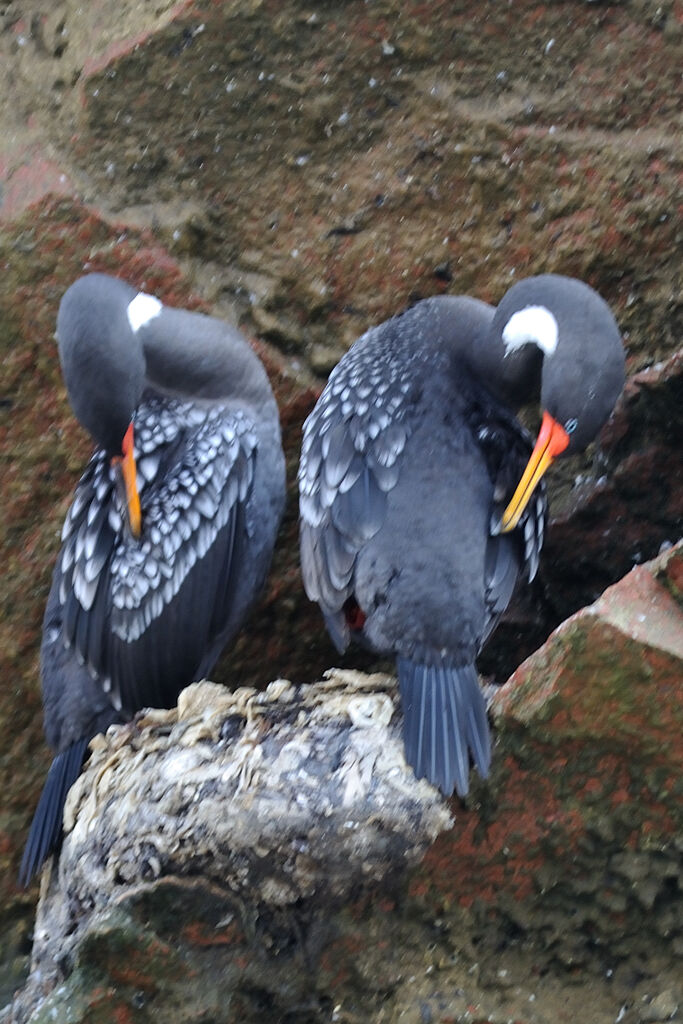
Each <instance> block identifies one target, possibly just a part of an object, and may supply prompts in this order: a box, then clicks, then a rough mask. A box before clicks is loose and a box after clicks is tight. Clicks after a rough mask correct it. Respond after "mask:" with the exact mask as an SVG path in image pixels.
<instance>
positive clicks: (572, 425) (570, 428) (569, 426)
mask: <svg viewBox="0 0 683 1024" xmlns="http://www.w3.org/2000/svg"><path fill="white" fill-rule="evenodd" d="M578 425H579V421H578V420H577V419H575V418H574V417H573V416H572V418H571V419H569V420H567V422H566V423H565V425H564V429H565V430H566V431H567V433H568V434H573V433H574V431H575V430H576V428H577V427H578Z"/></svg>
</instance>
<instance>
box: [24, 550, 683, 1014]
mask: <svg viewBox="0 0 683 1024" xmlns="http://www.w3.org/2000/svg"><path fill="white" fill-rule="evenodd" d="M395 710H396V691H395V686H394V683H393V680H392V679H391V678H390V677H386V676H363V675H361V674H359V673H355V672H339V671H333V672H331V673H330V674H329V678H328V680H327V681H326V682H324V683H319V684H316V685H314V686H310V687H294V686H292V685H291V684H290V683H288V682H285V681H278V682H275V683H272V684H271V685H270V686H269V687H268V688H267V689H266V690H265V691H262V692H259V691H255V690H250V689H242V690H238V691H237V692H236V693H235V694H230V693H228V692H227V691H226V690H225V689H224V688H222V687H219V686H216V685H214V684H210V683H202V684H197V685H195V686H193V687H190V688H189V689H188V690H185V691H184V693H183V694H181V699H180V702H179V707H178V710H177V712H176V711H172V712H149V713H143V714H142V715H140V716H139V717H138V719H136V721H135V722H134V723H133V724H131V725H130V726H126V727H120V728H113V729H112V730H110V732H109V734H108V736H107V738H106V739H105V738H99V739H98V740H97V741H96V742H95V743H94V744H93V747H94V752H93V754H92V756H91V758H90V761H89V764H88V766H87V768H86V770H85V772H84V773H83V775H82V776H81V778H80V779H79V781H78V782H77V783H76V785H75V786H74V787H73V789H72V791H71V794H70V796H69V801H68V805H67V810H66V815H65V829H66V838H65V841H64V845H63V848H62V852H61V856H60V859H59V864H58V868H57V870H55V871H54V872H53V873H52V874H50V872H46V873H45V875H44V879H43V886H42V898H41V903H40V907H39V912H38V919H37V922H36V930H35V942H34V949H33V967H32V974H31V977H30V980H29V983H28V986H27V988H26V990H25V991H24V992H23V993H22V994H21V995H20V996H19V997H18V999H17V1001H16V1002H15V1005H14V1008H13V1010H11V1011H10V1012H9V1013H8V1014H7V1016H6V1018H5V1020H6V1021H12V1022H17V1024H23V1022H24V1021H26V1020H27V1019H29V1017H30V1019H31V1020H32V1021H34V1022H36V1024H38V1022H42V1021H45V1022H47V1021H57V1022H59V1021H64V1022H66V1021H70V1022H73V1021H100V1020H102V1021H105V1020H112V1019H121V1020H129V1019H131V1020H132V1019H141V1020H163V1019H173V1020H177V1021H206V1020H214V1019H219V1020H224V1021H237V1020H242V1021H252V1020H253V1021H258V1020H264V1019H268V1020H300V1019H303V1020H310V1021H327V1020H339V1021H360V1020H373V1021H390V1020H398V1019H409V1020H415V1021H418V1020H425V1019H427V1020H441V1021H448V1020H450V1021H462V1022H465V1021H468V1022H471V1021H476V1020H479V1021H490V1022H492V1021H498V1022H502V1021H504V1020H509V1019H514V1020H519V1021H524V1022H529V1024H536V1022H538V1024H542V1022H544V1021H550V1020H555V1019H557V1020H562V1019H570V1017H561V1016H558V1017H553V1016H552V1014H553V1013H554V1012H557V1010H556V1009H555V1010H553V1006H556V1003H555V1001H554V999H555V998H556V997H555V996H554V992H553V990H554V987H555V986H556V985H557V979H558V977H562V975H563V972H564V976H565V977H566V976H567V975H568V976H569V977H571V978H572V983H573V985H574V986H576V990H577V991H579V992H581V989H582V988H583V992H582V993H581V997H582V998H583V999H584V1000H585V999H590V1000H591V1006H592V1007H593V1009H592V1011H591V1017H590V1019H591V1021H592V1022H596V1024H598V1022H602V1021H607V1020H610V1021H611V1020H614V1019H616V1017H617V1016H618V1014H619V1012H620V1010H621V1014H622V1015H621V1017H620V1018H619V1019H620V1020H625V1021H627V1022H630V1024H635V1022H638V1021H647V1020H658V1019H678V1018H677V1017H676V1014H677V1007H678V1004H679V1002H680V1000H681V998H682V997H683V992H682V991H681V986H680V976H681V974H680V972H681V964H682V963H683V843H682V842H681V836H682V835H683V828H682V827H683V799H682V798H683V739H682V736H683V544H681V545H679V546H678V547H677V548H675V549H672V550H671V551H669V552H667V553H666V554H665V555H663V556H661V557H660V558H659V559H657V560H656V561H655V562H654V563H649V564H648V565H646V566H641V567H637V568H636V569H634V570H633V571H632V572H631V573H630V574H629V575H628V576H627V577H625V579H624V580H623V581H621V582H620V583H619V584H617V585H616V586H614V587H612V588H610V589H609V590H608V591H607V592H606V593H605V594H604V595H603V597H601V598H600V600H599V601H598V602H596V603H595V604H594V605H592V606H590V607H588V608H585V609H583V610H582V611H581V612H579V613H578V614H576V615H575V616H573V617H572V618H571V619H570V620H568V621H567V622H566V623H564V624H563V625H562V626H561V627H560V628H559V629H558V630H557V631H556V632H555V633H554V634H553V635H552V637H551V638H550V639H549V641H548V643H547V644H546V645H545V646H544V647H543V648H542V649H541V650H540V651H538V652H537V653H536V654H535V655H533V656H532V657H531V658H530V659H528V661H527V662H525V663H524V664H523V665H522V666H521V667H520V668H519V670H518V671H517V673H515V675H514V676H513V677H512V678H511V679H510V680H509V682H508V683H507V684H506V685H505V686H504V687H503V688H502V689H501V690H500V691H499V692H498V693H497V695H496V696H495V698H494V700H493V705H492V710H493V717H494V722H495V725H496V730H497V734H498V742H497V744H496V747H495V752H494V762H493V771H492V777H491V779H490V780H489V781H487V782H479V783H477V784H475V787H474V793H473V795H472V797H471V798H470V800H468V803H467V806H464V805H462V804H459V803H457V802H455V801H454V802H452V804H451V807H450V808H449V806H448V802H447V801H445V800H444V799H443V798H442V797H441V796H440V795H439V794H438V793H437V791H436V790H434V789H433V788H432V787H430V786H428V785H427V784H426V783H425V782H424V781H422V782H416V780H415V779H414V777H413V776H412V773H411V771H410V770H409V769H408V768H407V766H406V765H405V762H404V760H403V756H402V745H401V738H400V715H397V714H395ZM452 813H453V817H454V819H455V820H454V821H453V817H451V814H452ZM437 836H438V838H437ZM435 839H436V841H435V842H434V840H435ZM427 847H429V848H428V849H427V853H426V855H425V857H424V859H423V860H422V861H421V863H420V858H421V855H422V854H423V852H424V851H425V849H426V848H427ZM520 964H521V965H523V969H524V971H525V972H527V973H524V974H521V973H520ZM579 969H580V970H581V974H580V975H579V974H578V973H577V972H578V971H579ZM432 975H435V976H434V977H432ZM539 978H547V979H548V981H547V983H546V982H543V983H540V982H538V981H537V979H539ZM586 979H589V980H588V981H587V980H586ZM591 983H592V987H591ZM546 985H547V987H546ZM112 998H113V999H114V1005H115V1006H116V1007H117V1014H119V1016H118V1017H112V1016H109V1017H107V1016H106V1014H107V1013H109V1014H112V1012H113V1011H112V1002H111V1000H112ZM576 998H577V999H578V996H577V997H576ZM569 1002H570V1003H571V999H570V1000H569ZM531 1003H538V1005H534V1006H531V1005H530V1004H531ZM525 1004H526V1005H525ZM219 1007H222V1009H220V1010H219V1009H218V1008H219ZM335 1007H336V1010H335ZM520 1007H523V1011H522V1010H520ZM565 1009H566V1002H565ZM665 1011H666V1013H667V1016H666V1017H664V1016H660V1017H658V1016H656V1014H658V1013H664V1012H665ZM406 1013H407V1014H408V1016H407V1017H406V1016H405V1014H406ZM335 1014H336V1015H335ZM518 1014H519V1015H518ZM610 1015H611V1016H610Z"/></svg>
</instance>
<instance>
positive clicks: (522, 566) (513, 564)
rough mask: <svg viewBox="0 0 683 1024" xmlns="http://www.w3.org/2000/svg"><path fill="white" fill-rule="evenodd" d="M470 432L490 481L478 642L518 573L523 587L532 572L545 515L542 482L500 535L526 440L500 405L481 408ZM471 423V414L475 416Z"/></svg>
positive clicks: (505, 603)
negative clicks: (484, 616)
mask: <svg viewBox="0 0 683 1024" xmlns="http://www.w3.org/2000/svg"><path fill="white" fill-rule="evenodd" d="M480 412H481V416H480V419H479V423H478V426H477V427H476V428H475V429H476V431H477V437H478V440H479V443H480V445H481V448H482V451H483V452H484V456H485V458H486V461H487V465H488V469H489V473H490V475H491V479H492V481H493V485H494V490H493V507H492V509H491V520H490V523H491V525H490V533H489V540H488V544H487V547H486V563H485V569H484V585H485V596H486V607H487V610H488V616H489V618H488V622H487V624H486V629H485V633H484V638H483V639H486V637H488V636H489V634H490V633H491V632H492V631H493V629H494V628H495V626H496V624H497V622H498V620H499V618H500V616H501V615H502V614H503V612H504V611H505V609H506V608H507V606H508V602H509V601H510V598H511V597H512V594H513V591H514V589H515V586H516V584H517V582H518V580H519V578H520V576H521V575H522V573H523V572H524V573H525V574H526V576H527V579H528V580H529V582H531V580H532V579H533V578H534V576H535V575H536V571H537V569H538V563H539V558H540V554H541V548H542V546H543V538H544V535H545V527H546V521H547V515H548V498H547V492H546V485H545V480H541V482H540V484H539V485H538V487H537V488H536V492H535V494H534V495H533V497H532V499H531V501H530V502H529V504H528V505H527V507H526V509H525V510H524V513H523V515H522V517H521V519H520V521H519V523H518V525H517V526H516V527H515V529H514V530H511V531H510V532H509V533H500V532H499V526H500V519H501V516H502V513H503V510H504V509H505V507H506V506H507V503H508V502H509V500H510V498H511V496H512V494H513V493H514V490H515V487H516V486H517V484H518V482H519V479H520V477H521V475H522V473H523V472H524V468H525V466H526V464H527V462H528V460H529V455H530V454H531V450H532V448H533V439H532V437H531V435H530V434H529V433H528V431H526V430H525V429H524V427H523V426H522V425H521V424H520V423H519V421H518V420H517V418H516V417H515V416H513V415H512V413H508V412H507V410H505V409H504V408H503V407H502V406H500V405H496V406H488V405H487V404H486V403H484V405H483V407H482V408H481V410H480ZM474 418H475V421H476V419H477V415H476V414H475V417H474Z"/></svg>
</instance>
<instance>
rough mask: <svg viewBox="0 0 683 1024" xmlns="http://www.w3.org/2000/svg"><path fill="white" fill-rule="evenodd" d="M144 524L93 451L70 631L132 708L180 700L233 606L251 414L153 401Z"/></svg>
mask: <svg viewBox="0 0 683 1024" xmlns="http://www.w3.org/2000/svg"><path fill="white" fill-rule="evenodd" d="M135 427H136V435H135V436H136V460H137V467H138V487H139V490H140V500H141V505H142V516H143V531H142V535H141V537H140V538H139V539H135V538H133V537H132V536H131V534H130V532H129V531H128V529H127V526H126V525H125V523H126V517H125V512H124V505H123V503H122V500H121V497H120V495H119V493H118V492H117V487H116V476H115V473H114V471H113V469H112V467H111V464H110V461H109V459H108V458H107V457H106V455H105V454H104V453H103V452H96V453H95V455H94V456H93V459H92V460H91V462H90V464H89V466H88V468H87V470H86V472H85V474H84V476H83V478H82V480H81V482H80V484H79V486H78V488H77V491H76V495H75V498H74V501H73V504H72V506H71V508H70V510H69V513H68V515H67V518H66V521H65V524H64V530H63V534H62V539H63V547H62V551H61V554H60V558H59V561H58V565H57V569H56V572H58V573H59V574H60V585H59V600H60V604H61V607H62V610H63V620H62V630H63V634H64V638H65V641H66V642H67V643H69V644H71V645H73V647H74V648H75V650H76V653H77V656H78V658H79V660H82V661H83V662H84V663H85V664H87V665H88V667H89V668H90V671H91V673H92V674H93V675H95V676H97V677H99V678H100V679H101V681H102V685H103V687H104V689H105V690H106V691H107V692H109V693H110V697H111V700H112V703H113V704H114V706H115V707H117V708H123V709H124V710H126V711H127V712H128V713H129V714H131V713H133V712H134V711H135V710H137V709H139V708H140V707H144V706H156V707H163V706H168V705H171V704H173V703H174V702H175V699H176V697H177V694H178V691H179V689H180V688H181V687H182V686H183V685H185V684H187V683H188V682H191V681H192V680H193V679H194V678H196V676H195V673H196V672H197V670H198V667H199V666H200V664H201V663H202V661H203V659H204V658H205V656H206V652H207V650H208V649H209V648H210V647H211V645H212V643H213V642H215V640H216V637H217V636H219V635H220V634H221V631H222V630H223V629H224V628H225V624H226V622H227V620H228V618H229V616H230V609H231V599H232V593H233V589H234V581H235V579H236V578H237V575H238V573H239V571H240V567H241V563H242V556H243V549H244V547H245V543H246V540H247V529H248V525H247V522H246V513H245V506H246V502H247V499H248V496H249V493H250V488H251V484H252V479H253V473H254V465H255V460H256V456H257V441H256V436H255V434H254V431H253V424H252V423H251V421H250V420H249V419H248V418H247V417H246V416H245V415H244V414H242V413H238V412H230V413H228V412H227V411H226V410H225V409H223V408H220V407H211V408H208V409H207V408H201V407H198V406H195V405H192V404H191V403H187V402H176V401H171V400H168V399H160V398H159V399H148V400H147V401H146V403H145V404H144V405H143V406H141V407H140V409H139V410H138V413H137V414H136V423H135Z"/></svg>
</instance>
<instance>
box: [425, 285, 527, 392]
mask: <svg viewBox="0 0 683 1024" xmlns="http://www.w3.org/2000/svg"><path fill="white" fill-rule="evenodd" d="M427 301H428V302H430V303H431V304H432V307H433V313H434V315H435V316H436V318H437V325H438V332H437V334H436V336H438V337H439V339H440V342H439V344H440V345H442V346H445V347H446V348H447V349H448V351H449V352H450V354H451V357H452V360H453V363H454V365H455V367H456V368H458V369H459V368H461V367H462V366H464V367H465V368H466V369H467V370H468V371H469V373H471V375H472V376H473V377H474V378H475V379H476V381H477V382H478V383H479V384H480V385H481V386H482V387H484V388H486V390H487V391H489V392H490V393H491V394H492V395H493V396H494V398H496V399H497V400H498V401H500V402H502V403H503V404H504V405H506V406H508V407H509V408H510V409H512V410H517V409H519V408H520V407H521V406H522V405H525V404H526V403H527V402H531V401H533V400H537V399H538V398H539V396H540V393H541V369H542V365H543V356H542V353H541V351H540V350H539V348H538V347H537V346H536V345H523V346H521V347H520V348H518V349H515V350H509V349H507V350H506V347H505V345H504V343H503V339H502V337H501V335H500V331H499V330H497V328H495V327H494V314H495V310H494V308H493V307H492V306H489V305H488V304H487V303H485V302H481V301H479V300H478V299H473V298H470V297H469V296H465V295H458V296H449V295H448V296H447V295H443V296H438V297H435V298H432V299H428V300H427Z"/></svg>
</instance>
